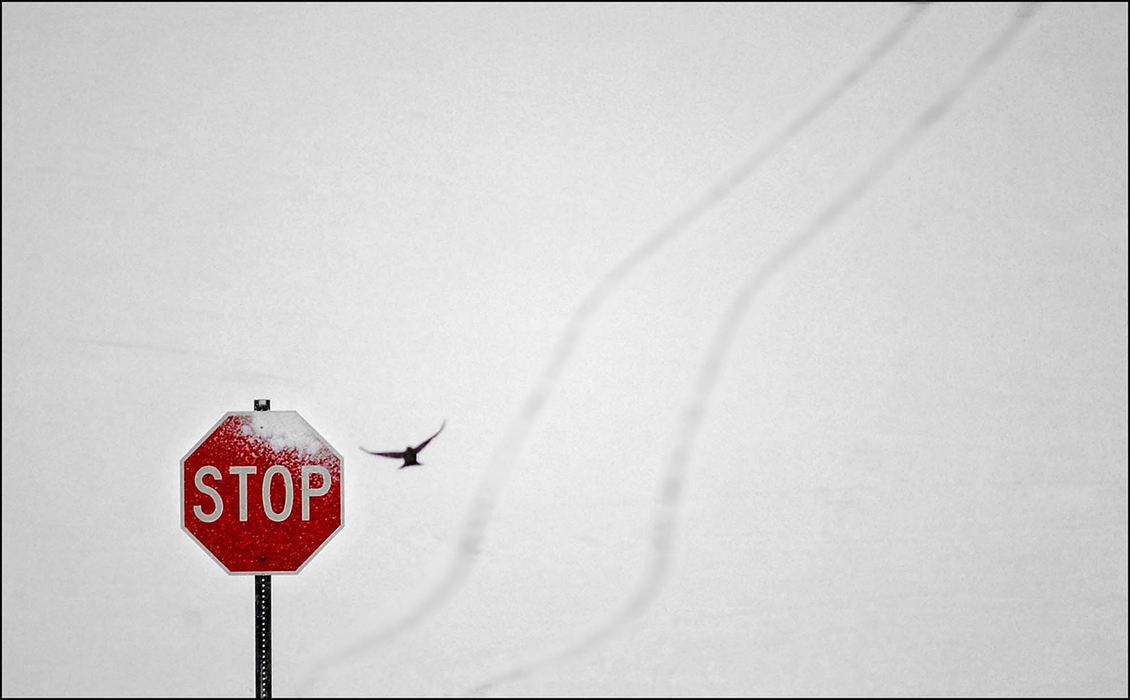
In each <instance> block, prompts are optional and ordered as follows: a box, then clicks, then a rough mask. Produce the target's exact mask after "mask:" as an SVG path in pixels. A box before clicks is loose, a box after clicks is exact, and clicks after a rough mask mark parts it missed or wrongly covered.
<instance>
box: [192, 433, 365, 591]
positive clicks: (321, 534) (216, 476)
mask: <svg viewBox="0 0 1130 700" xmlns="http://www.w3.org/2000/svg"><path fill="white" fill-rule="evenodd" d="M181 471H182V475H181V492H182V496H183V498H182V499H181V509H182V512H181V524H182V526H183V527H184V529H185V531H186V532H187V533H188V534H190V535H192V537H193V538H195V539H196V541H197V542H199V543H200V545H201V546H203V547H204V549H206V550H207V551H208V553H209V554H211V555H212V556H213V557H214V558H215V559H216V561H217V562H219V563H220V565H221V566H223V567H224V568H225V569H226V570H227V571H228V573H231V574H285V573H295V572H297V571H298V570H299V569H301V568H302V567H303V566H304V565H305V564H306V562H307V561H309V560H310V557H312V556H313V555H314V553H315V552H317V551H318V549H320V548H321V547H322V545H324V544H325V543H326V541H327V540H329V539H330V537H332V536H333V535H334V534H335V533H337V531H338V530H340V529H341V527H342V522H343V516H344V508H345V502H344V499H343V498H342V494H341V488H342V461H341V455H340V454H338V453H337V451H336V450H334V448H333V447H331V446H330V444H329V443H328V442H326V441H325V439H323V438H322V436H321V435H319V434H318V433H317V431H315V430H314V429H313V428H311V427H310V424H309V423H307V422H306V421H305V420H303V419H302V416H300V415H298V413H297V412H296V411H247V412H232V413H228V414H226V415H225V416H224V417H223V418H221V419H220V422H219V423H216V425H215V426H214V427H213V428H212V429H211V430H210V431H208V433H207V434H206V435H205V436H204V437H203V438H202V439H201V440H200V442H198V443H197V444H196V447H194V448H192V450H191V451H190V452H189V453H188V454H187V455H185V457H184V459H182V460H181Z"/></svg>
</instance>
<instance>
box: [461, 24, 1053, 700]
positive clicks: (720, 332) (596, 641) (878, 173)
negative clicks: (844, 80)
mask: <svg viewBox="0 0 1130 700" xmlns="http://www.w3.org/2000/svg"><path fill="white" fill-rule="evenodd" d="M1037 9H1038V5H1037V4H1035V3H1024V4H1022V5H1021V6H1020V7H1019V8H1018V9H1017V12H1016V14H1015V15H1014V17H1013V19H1012V21H1011V22H1010V23H1009V24H1008V26H1007V27H1005V29H1004V30H1002V31H1001V32H1000V33H999V34H998V35H997V36H996V37H995V38H994V39H993V41H992V42H991V43H990V44H989V45H988V46H987V47H986V48H985V49H984V50H983V51H982V52H981V53H980V55H978V56H977V58H976V60H974V61H973V63H971V64H970V65H969V67H968V68H966V70H965V72H964V73H963V74H962V76H961V77H960V78H959V79H958V80H957V81H956V82H955V83H954V84H953V85H952V86H951V87H949V88H948V89H947V90H945V91H944V92H942V94H941V96H940V97H938V98H937V99H936V100H935V101H934V102H933V103H932V104H931V105H929V106H928V107H927V108H926V109H925V110H923V112H922V113H921V114H919V115H918V118H917V119H915V121H914V122H913V123H912V124H911V125H910V127H909V128H908V129H906V130H905V131H903V132H902V134H901V135H900V136H899V137H898V138H897V139H896V140H895V141H894V142H892V143H891V145H890V146H888V147H887V148H886V149H885V150H884V151H882V152H881V153H880V155H879V156H878V158H876V159H875V160H874V161H873V162H872V163H871V165H870V166H869V167H868V168H867V170H865V171H864V172H863V173H862V174H861V175H860V176H859V177H857V178H856V179H855V180H854V181H853V182H852V183H851V184H850V185H849V186H848V187H847V189H845V190H844V191H843V192H842V193H840V195H839V196H837V197H836V198H835V199H834V200H832V202H831V203H830V204H828V205H827V206H826V207H824V209H823V210H821V211H820V213H819V214H817V216H816V217H815V218H814V219H813V220H812V221H811V222H810V223H809V224H808V225H807V226H805V227H804V228H803V229H801V230H800V231H799V232H798V233H797V234H795V235H794V236H793V237H792V238H791V239H789V241H787V242H786V243H785V244H784V245H783V246H782V247H780V248H778V249H777V251H776V252H775V253H774V254H773V255H772V256H771V257H770V258H769V260H768V261H766V263H765V264H764V265H762V266H761V267H760V268H758V269H757V270H756V271H755V272H754V274H753V275H752V276H751V277H749V278H748V279H747V280H746V282H745V284H744V285H743V286H742V287H741V288H740V290H739V292H738V294H737V295H736V296H735V297H734V299H733V300H732V301H731V303H730V305H729V307H728V308H727V310H726V313H725V315H724V316H723V318H722V321H721V322H720V323H719V325H718V326H717V328H716V330H715V333H714V336H713V338H712V340H711V343H710V346H709V348H708V350H707V353H706V355H705V359H704V360H703V364H702V366H701V367H700V369H699V373H698V377H697V379H696V381H695V387H694V389H693V390H692V392H691V396H690V399H689V400H688V402H687V404H686V408H685V409H684V413H683V419H682V429H681V430H680V432H679V438H678V442H677V443H676V444H675V447H674V449H673V450H672V452H671V456H670V458H669V459H668V462H667V468H666V471H665V473H664V476H663V481H662V486H661V488H660V492H659V496H658V499H657V503H656V513H655V521H654V525H653V528H652V556H651V562H650V564H649V566H648V569H647V571H646V572H645V573H644V576H643V578H642V580H641V582H640V583H639V584H638V586H637V589H636V591H635V593H633V594H632V595H631V597H630V598H628V600H627V602H626V603H625V604H624V605H623V607H622V608H621V609H620V610H618V611H616V612H615V613H613V614H612V615H611V616H610V617H608V618H607V619H606V620H605V621H604V622H603V623H602V624H601V625H600V626H599V627H597V628H596V629H595V630H594V631H592V632H590V633H589V634H587V635H585V636H583V637H581V638H580V639H579V640H577V641H575V642H573V643H572V644H569V645H568V646H566V647H565V648H564V649H562V650H560V651H557V652H555V653H553V654H550V655H546V656H543V657H541V658H540V659H538V660H535V661H532V662H529V663H526V664H523V665H521V666H518V667H516V668H513V669H511V670H509V671H506V672H504V673H501V674H499V675H496V676H494V677H492V678H490V679H488V680H487V681H485V682H483V683H481V684H479V685H478V686H475V687H474V688H472V689H471V690H469V691H467V692H466V693H463V695H478V694H483V693H485V692H487V691H489V690H491V689H493V688H496V687H497V686H499V685H502V684H505V683H511V682H514V681H517V680H521V679H522V678H525V677H527V676H529V675H531V674H533V673H534V672H536V671H538V670H540V669H542V668H546V667H548V666H551V665H554V664H557V663H561V662H564V661H568V660H570V659H573V658H576V657H579V656H582V655H584V654H586V653H588V652H590V651H592V650H593V649H595V648H596V647H598V646H600V645H601V644H603V643H604V642H606V641H608V639H610V638H611V637H612V636H614V635H615V634H616V633H617V632H619V631H620V630H621V629H622V628H623V627H625V626H626V625H628V624H629V623H631V622H632V621H633V620H634V619H636V618H637V617H639V616H640V615H641V614H643V612H644V611H645V610H646V609H647V608H648V606H649V605H650V604H651V602H652V600H654V598H655V596H656V594H657V593H658V591H659V588H660V586H661V585H662V584H663V582H664V580H665V579H666V577H667V575H668V572H669V570H670V554H671V545H672V540H673V537H674V532H675V526H676V516H677V514H678V513H677V509H678V505H679V500H680V497H681V494H682V490H683V482H684V479H685V476H686V470H687V466H688V464H689V461H690V455H691V453H692V447H693V444H694V441H695V438H696V437H697V435H698V431H699V429H700V428H701V426H702V419H703V416H704V415H705V413H706V408H707V404H708V402H709V399H710V396H711V394H712V393H713V392H714V389H715V387H716V386H717V384H718V378H719V376H720V374H721V371H722V366H723V364H724V362H725V360H726V356H727V354H728V353H729V350H730V347H731V346H732V345H733V342H734V338H735V336H736V333H737V330H738V328H739V327H740V325H741V322H742V320H743V319H744V318H745V316H746V313H747V312H748V310H749V307H750V304H751V303H752V302H753V300H754V299H755V298H756V297H757V296H758V294H759V293H760V292H761V290H762V289H764V288H765V286H766V285H767V284H768V282H769V281H770V280H771V279H772V278H773V277H774V276H775V275H776V274H777V273H778V272H780V271H781V270H783V269H784V268H785V267H787V266H788V265H789V263H790V262H792V260H793V259H794V258H795V257H796V256H797V255H798V254H799V253H800V252H801V251H802V250H803V249H804V248H806V247H807V246H808V245H809V244H811V243H812V242H813V241H814V240H815V239H816V238H818V237H819V236H820V234H821V233H823V232H824V231H825V230H827V228H828V227H829V226H831V224H832V223H834V222H835V221H836V220H837V219H838V218H839V217H840V215H842V214H843V213H844V212H845V211H846V210H848V209H849V208H850V207H851V206H852V205H854V204H855V203H856V202H857V201H859V199H860V198H862V197H863V196H864V195H866V194H867V192H868V190H870V189H871V187H872V186H873V185H874V184H875V183H876V182H878V181H879V180H881V179H882V177H883V176H884V175H886V174H887V172H889V171H890V169H891V167H892V166H893V165H894V164H895V163H896V162H898V160H899V159H900V158H901V157H902V156H903V155H904V154H905V153H907V152H908V151H909V150H910V149H911V148H912V147H913V146H914V145H915V143H916V142H917V141H918V140H919V139H920V138H921V137H922V136H923V135H924V134H926V133H927V132H928V131H929V130H930V129H931V128H933V127H934V125H936V124H937V123H938V120H939V119H941V117H942V116H944V115H945V114H946V112H948V111H949V109H950V108H951V107H953V105H954V104H955V103H956V102H957V101H958V99H960V98H961V96H962V95H963V94H964V93H965V92H966V91H967V90H968V89H969V88H970V87H971V86H972V85H973V84H974V83H975V82H976V81H977V79H978V78H980V77H981V76H982V75H983V74H984V73H985V72H986V71H987V70H988V69H989V68H990V67H991V66H992V65H993V64H994V63H995V62H996V61H997V59H998V58H1000V56H1001V54H1002V53H1003V52H1004V50H1005V49H1006V48H1008V46H1009V45H1011V44H1012V42H1013V41H1014V40H1015V38H1016V36H1017V35H1018V34H1019V32H1020V30H1021V29H1022V28H1023V27H1024V25H1025V24H1026V23H1027V22H1028V20H1029V19H1030V18H1031V17H1032V15H1033V14H1035V12H1036V10H1037Z"/></svg>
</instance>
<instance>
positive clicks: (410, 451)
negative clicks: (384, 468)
mask: <svg viewBox="0 0 1130 700" xmlns="http://www.w3.org/2000/svg"><path fill="white" fill-rule="evenodd" d="M444 425H447V421H446V420H445V421H444V422H443V425H441V426H439V430H437V431H436V432H435V435H432V436H431V437H430V438H428V439H427V440H424V441H423V442H421V443H420V444H419V445H416V446H415V447H411V446H409V447H405V448H404V450H403V451H401V452H373V451H372V450H366V449H365V448H364V447H362V448H361V451H362V452H368V453H369V454H371V455H376V456H378V457H392V458H393V459H403V460H404V464H401V465H400V466H399V467H397V469H403V468H404V467H411V466H412V465H414V464H423V462H420V461H419V460H417V459H416V455H418V454H419V453H420V450H422V449H424V448H425V447H427V446H428V443H429V442H431V441H432V440H434V439H435V436H436V435H439V434H440V433H442V432H443V426H444Z"/></svg>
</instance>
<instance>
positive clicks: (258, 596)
mask: <svg viewBox="0 0 1130 700" xmlns="http://www.w3.org/2000/svg"><path fill="white" fill-rule="evenodd" d="M255 410H256V411H269V410H271V400H270V399H255ZM255 697H257V698H269V697H271V575H270V574H266V575H263V574H257V575H256V576H255Z"/></svg>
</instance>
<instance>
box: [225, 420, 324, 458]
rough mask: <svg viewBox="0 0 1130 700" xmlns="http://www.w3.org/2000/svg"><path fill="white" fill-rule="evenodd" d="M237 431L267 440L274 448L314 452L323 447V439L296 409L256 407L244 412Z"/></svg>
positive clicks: (301, 452) (306, 452)
mask: <svg viewBox="0 0 1130 700" xmlns="http://www.w3.org/2000/svg"><path fill="white" fill-rule="evenodd" d="M240 431H241V432H242V433H243V434H244V435H247V436H248V437H250V438H252V439H256V440H261V441H263V442H265V443H267V445H269V446H270V447H271V449H272V450H275V451H276V452H282V451H288V450H294V451H295V452H297V453H299V454H307V455H314V454H317V453H318V452H320V451H322V450H324V449H325V442H324V441H323V440H322V439H321V438H319V437H318V434H317V433H315V432H314V429H313V428H311V427H310V425H309V424H308V423H307V422H306V421H304V420H302V417H301V416H299V415H298V412H297V411H256V412H254V413H251V414H248V417H247V420H244V421H243V422H242V425H241V426H240Z"/></svg>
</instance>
